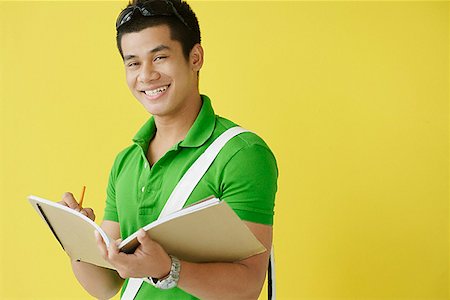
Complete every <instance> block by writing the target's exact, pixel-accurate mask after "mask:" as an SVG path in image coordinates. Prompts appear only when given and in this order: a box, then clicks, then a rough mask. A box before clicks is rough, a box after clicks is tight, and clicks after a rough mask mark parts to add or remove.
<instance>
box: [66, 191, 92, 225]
mask: <svg viewBox="0 0 450 300" xmlns="http://www.w3.org/2000/svg"><path fill="white" fill-rule="evenodd" d="M85 192H86V187H85V186H83V189H82V191H81V197H80V202H77V200H76V199H75V197H74V196H73V194H72V193H70V192H66V193H64V195H63V196H62V201H60V202H58V203H59V204H61V205H64V206H67V207H70V208H72V209H74V210H76V211H78V212H80V213H82V214H83V215H85V216H86V217H88V218H89V219H91V220H92V221H95V214H94V211H93V210H92V208H89V207H87V208H84V207H83V200H84V194H85Z"/></svg>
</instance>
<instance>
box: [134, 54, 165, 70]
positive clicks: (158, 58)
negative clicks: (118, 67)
mask: <svg viewBox="0 0 450 300" xmlns="http://www.w3.org/2000/svg"><path fill="white" fill-rule="evenodd" d="M166 58H167V56H164V55H161V56H157V57H155V58H154V59H153V62H158V61H161V60H164V59H166ZM139 65H140V63H139V62H137V61H132V62H129V63H127V65H126V66H127V68H134V67H136V66H139Z"/></svg>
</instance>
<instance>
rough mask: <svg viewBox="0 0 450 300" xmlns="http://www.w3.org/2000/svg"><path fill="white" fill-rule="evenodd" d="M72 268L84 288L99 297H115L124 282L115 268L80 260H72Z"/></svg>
mask: <svg viewBox="0 0 450 300" xmlns="http://www.w3.org/2000/svg"><path fill="white" fill-rule="evenodd" d="M72 270H73V273H74V274H75V277H76V278H77V280H78V282H79V283H80V284H81V285H82V286H83V288H84V289H85V290H86V291H87V292H88V293H89V294H91V295H92V296H94V297H95V298H97V299H109V298H111V297H113V296H114V295H115V294H117V292H118V291H119V290H120V288H121V287H122V284H123V279H122V278H120V276H119V274H117V272H116V271H115V270H111V269H106V268H102V267H98V266H95V265H92V264H89V263H85V262H78V261H72Z"/></svg>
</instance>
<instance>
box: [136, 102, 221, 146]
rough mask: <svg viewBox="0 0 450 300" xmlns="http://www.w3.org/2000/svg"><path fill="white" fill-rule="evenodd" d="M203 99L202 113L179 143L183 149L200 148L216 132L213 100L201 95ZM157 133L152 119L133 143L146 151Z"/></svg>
mask: <svg viewBox="0 0 450 300" xmlns="http://www.w3.org/2000/svg"><path fill="white" fill-rule="evenodd" d="M201 98H202V102H203V103H202V107H201V109H200V112H199V113H198V116H197V118H196V119H195V121H194V124H192V127H191V129H189V131H188V133H187V135H186V137H185V139H184V140H183V141H181V142H180V143H179V145H180V146H181V147H200V146H201V145H203V144H204V143H205V142H206V141H207V140H208V139H209V138H210V137H211V135H212V133H213V131H214V128H215V125H216V122H215V121H216V115H215V114H214V110H213V108H212V105H211V100H210V99H209V97H208V96H206V95H201ZM155 133H156V124H155V119H154V118H153V117H151V118H150V119H149V120H148V121H147V122H146V123H145V124H144V125H143V126H142V127H141V129H139V131H138V132H137V133H136V135H135V136H134V138H133V142H134V143H136V144H138V145H139V146H140V147H141V148H142V149H143V150H144V151H145V149H148V145H149V143H150V141H151V139H152V138H153V137H154V136H155Z"/></svg>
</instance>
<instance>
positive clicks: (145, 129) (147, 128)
mask: <svg viewBox="0 0 450 300" xmlns="http://www.w3.org/2000/svg"><path fill="white" fill-rule="evenodd" d="M155 133H156V124H155V119H154V118H153V117H151V118H150V119H149V120H148V121H147V122H145V124H144V125H143V126H142V127H141V129H139V131H138V132H137V133H136V135H135V136H134V138H133V142H134V143H136V144H138V145H139V146H140V147H141V148H142V150H144V151H147V149H148V145H149V144H150V141H151V140H152V139H153V137H154V136H155Z"/></svg>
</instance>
